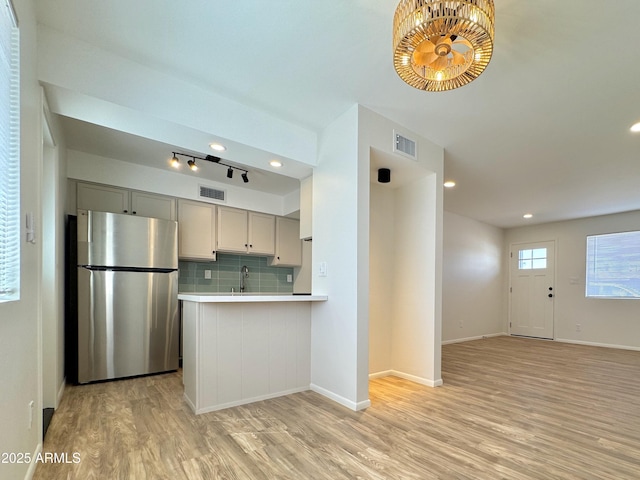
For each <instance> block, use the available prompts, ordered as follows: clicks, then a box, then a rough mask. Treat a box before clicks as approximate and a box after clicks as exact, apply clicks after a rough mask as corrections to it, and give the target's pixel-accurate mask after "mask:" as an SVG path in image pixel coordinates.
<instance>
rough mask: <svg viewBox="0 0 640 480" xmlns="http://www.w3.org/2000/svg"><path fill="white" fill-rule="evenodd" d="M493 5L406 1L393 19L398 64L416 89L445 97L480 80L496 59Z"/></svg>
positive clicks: (480, 0)
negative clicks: (493, 56)
mask: <svg viewBox="0 0 640 480" xmlns="http://www.w3.org/2000/svg"><path fill="white" fill-rule="evenodd" d="M494 20H495V8H494V5H493V0H459V1H445V0H402V1H401V2H400V3H399V4H398V7H397V8H396V13H395V16H394V19H393V52H394V53H393V64H394V67H395V69H396V72H398V75H400V78H402V80H404V81H405V82H406V83H408V84H409V85H411V86H412V87H415V88H418V89H420V90H427V91H430V92H441V91H445V90H452V89H454V88H458V87H462V86H463V85H466V84H467V83H469V82H471V81H473V80H475V79H476V78H478V77H479V76H480V74H481V73H482V72H483V71H484V69H485V68H486V67H487V65H488V64H489V61H490V60H491V55H492V54H493V36H494Z"/></svg>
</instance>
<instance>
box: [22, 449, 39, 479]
mask: <svg viewBox="0 0 640 480" xmlns="http://www.w3.org/2000/svg"><path fill="white" fill-rule="evenodd" d="M41 453H42V443H41V442H40V443H38V445H37V446H36V451H35V452H33V455H31V463H29V468H28V469H27V473H26V474H25V476H24V480H31V479H32V478H33V475H34V474H35V473H36V467H37V466H38V459H39V457H40V454H41Z"/></svg>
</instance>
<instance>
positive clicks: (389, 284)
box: [369, 184, 396, 375]
mask: <svg viewBox="0 0 640 480" xmlns="http://www.w3.org/2000/svg"><path fill="white" fill-rule="evenodd" d="M370 192H371V199H370V204H371V207H370V210H371V212H370V235H369V239H370V240H369V242H370V244H369V273H370V280H369V292H370V293H369V373H370V374H372V375H376V374H381V375H384V374H385V373H386V372H389V371H390V370H392V367H393V362H392V359H391V338H392V331H393V330H392V326H393V321H392V320H393V298H394V295H393V290H394V288H393V286H394V265H395V231H396V229H395V225H394V218H395V191H394V190H393V189H391V188H385V187H382V186H380V185H376V184H372V185H371V188H370Z"/></svg>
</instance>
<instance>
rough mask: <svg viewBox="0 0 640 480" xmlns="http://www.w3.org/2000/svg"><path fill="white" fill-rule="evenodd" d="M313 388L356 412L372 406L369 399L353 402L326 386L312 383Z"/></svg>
mask: <svg viewBox="0 0 640 480" xmlns="http://www.w3.org/2000/svg"><path fill="white" fill-rule="evenodd" d="M311 390H312V391H314V392H316V393H319V394H320V395H322V396H323V397H327V398H328V399H330V400H333V401H334V402H336V403H339V404H340V405H342V406H343V407H347V408H348V409H350V410H353V411H354V412H357V411H359V410H364V409H365V408H368V407H370V406H371V400H369V399H367V400H364V401H362V402H352V401H351V400H349V399H346V398H344V397H342V396H340V395H338V394H336V393H334V392H332V391H330V390H327V389H326V388H322V387H320V386H318V385H315V384H313V383H312V384H311Z"/></svg>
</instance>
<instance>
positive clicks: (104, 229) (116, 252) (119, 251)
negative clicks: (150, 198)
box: [78, 210, 178, 269]
mask: <svg viewBox="0 0 640 480" xmlns="http://www.w3.org/2000/svg"><path fill="white" fill-rule="evenodd" d="M78 265H85V266H86V265H92V266H96V265H100V266H104V267H136V268H165V269H177V268H178V224H177V222H174V221H170V220H161V219H158V218H147V217H137V216H135V215H121V214H117V213H108V212H93V211H88V210H78Z"/></svg>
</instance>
